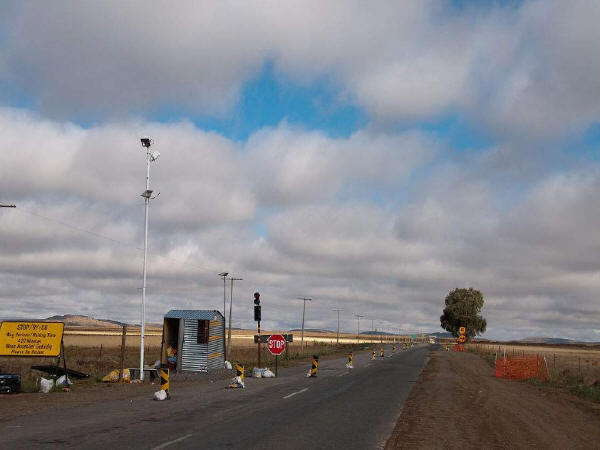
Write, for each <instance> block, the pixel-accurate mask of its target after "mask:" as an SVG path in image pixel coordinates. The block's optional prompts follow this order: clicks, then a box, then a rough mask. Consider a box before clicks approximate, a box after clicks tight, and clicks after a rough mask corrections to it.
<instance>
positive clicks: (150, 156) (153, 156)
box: [140, 137, 160, 381]
mask: <svg viewBox="0 0 600 450" xmlns="http://www.w3.org/2000/svg"><path fill="white" fill-rule="evenodd" d="M140 141H141V142H142V147H144V148H145V149H146V190H145V191H144V192H143V193H142V197H144V206H145V208H144V209H145V212H144V269H143V274H142V278H143V281H142V320H141V322H142V323H141V330H140V381H143V380H144V331H145V324H146V262H147V259H148V207H149V206H150V199H151V198H154V197H152V192H153V191H152V189H150V161H156V160H157V159H158V157H159V156H160V153H159V152H155V151H151V150H150V146H151V145H152V142H153V141H152V140H151V139H150V138H149V137H143V138H141V139H140Z"/></svg>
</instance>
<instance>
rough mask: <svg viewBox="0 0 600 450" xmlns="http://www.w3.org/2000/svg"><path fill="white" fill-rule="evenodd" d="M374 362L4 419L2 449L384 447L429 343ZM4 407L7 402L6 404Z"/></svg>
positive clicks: (336, 362) (365, 356)
mask: <svg viewBox="0 0 600 450" xmlns="http://www.w3.org/2000/svg"><path fill="white" fill-rule="evenodd" d="M390 353H391V346H386V357H385V358H383V359H381V358H377V359H376V360H373V361H372V360H370V357H371V355H370V353H361V354H357V355H355V364H354V366H355V368H354V369H352V370H349V369H346V368H345V364H346V362H347V360H346V358H343V359H333V360H327V361H321V362H320V365H319V374H318V377H317V378H307V377H306V372H307V371H308V367H294V368H289V369H282V370H280V373H279V377H278V378H276V379H250V378H246V389H226V388H225V387H224V386H225V385H226V384H227V382H226V381H221V382H215V383H212V384H203V385H200V384H198V383H193V382H187V383H185V382H184V383H173V384H172V386H171V396H172V398H171V400H168V401H163V402H156V401H153V400H152V399H151V398H150V397H151V396H148V395H147V394H144V395H143V396H142V395H138V396H136V397H133V398H131V397H128V398H123V399H121V400H111V401H105V402H101V403H97V404H94V405H85V406H79V407H72V408H65V409H61V408H57V410H56V411H54V412H53V413H52V414H47V413H45V414H40V415H35V414H32V415H27V416H23V417H18V418H16V419H14V420H12V421H8V422H5V423H2V424H0V435H1V436H2V443H3V447H4V448H53V447H60V448H94V449H95V448H115V447H116V448H128V449H137V448H143V449H152V448H154V449H160V448H168V449H181V448H194V449H197V448H207V449H220V448H260V449H275V448H277V449H279V448H286V449H296V448H302V449H307V448H350V449H354V448H355V449H375V448H382V447H383V446H384V445H385V442H386V441H387V439H388V437H389V436H390V435H391V433H392V431H393V429H394V425H395V424H396V421H397V419H398V417H399V415H400V412H401V410H402V406H403V403H404V401H405V399H406V398H407V396H408V394H409V392H410V390H411V388H412V386H413V384H414V382H415V381H416V380H417V378H418V376H419V374H420V373H421V370H422V368H423V367H424V365H425V363H426V362H427V360H428V354H429V351H428V346H426V345H421V346H416V347H414V348H412V349H408V350H406V351H403V352H399V351H397V352H396V354H394V355H393V356H388V355H390ZM0 406H1V405H0Z"/></svg>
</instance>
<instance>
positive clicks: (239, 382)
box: [229, 377, 246, 389]
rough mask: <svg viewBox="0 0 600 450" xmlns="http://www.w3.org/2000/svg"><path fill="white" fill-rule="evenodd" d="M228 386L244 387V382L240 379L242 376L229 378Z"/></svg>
mask: <svg viewBox="0 0 600 450" xmlns="http://www.w3.org/2000/svg"><path fill="white" fill-rule="evenodd" d="M229 387H230V388H241V389H244V388H245V387H246V386H245V385H244V382H243V381H242V377H233V379H232V380H231V384H230V385H229Z"/></svg>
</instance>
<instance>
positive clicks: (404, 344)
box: [402, 342, 406, 350]
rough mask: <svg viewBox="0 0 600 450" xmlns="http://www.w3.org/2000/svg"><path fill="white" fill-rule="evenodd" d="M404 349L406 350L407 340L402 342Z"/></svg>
mask: <svg viewBox="0 0 600 450" xmlns="http://www.w3.org/2000/svg"><path fill="white" fill-rule="evenodd" d="M402 350H406V342H403V343H402Z"/></svg>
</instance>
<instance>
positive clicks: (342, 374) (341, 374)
mask: <svg viewBox="0 0 600 450" xmlns="http://www.w3.org/2000/svg"><path fill="white" fill-rule="evenodd" d="M344 375H348V372H346V373H340V374H339V375H338V377H343V376H344Z"/></svg>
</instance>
